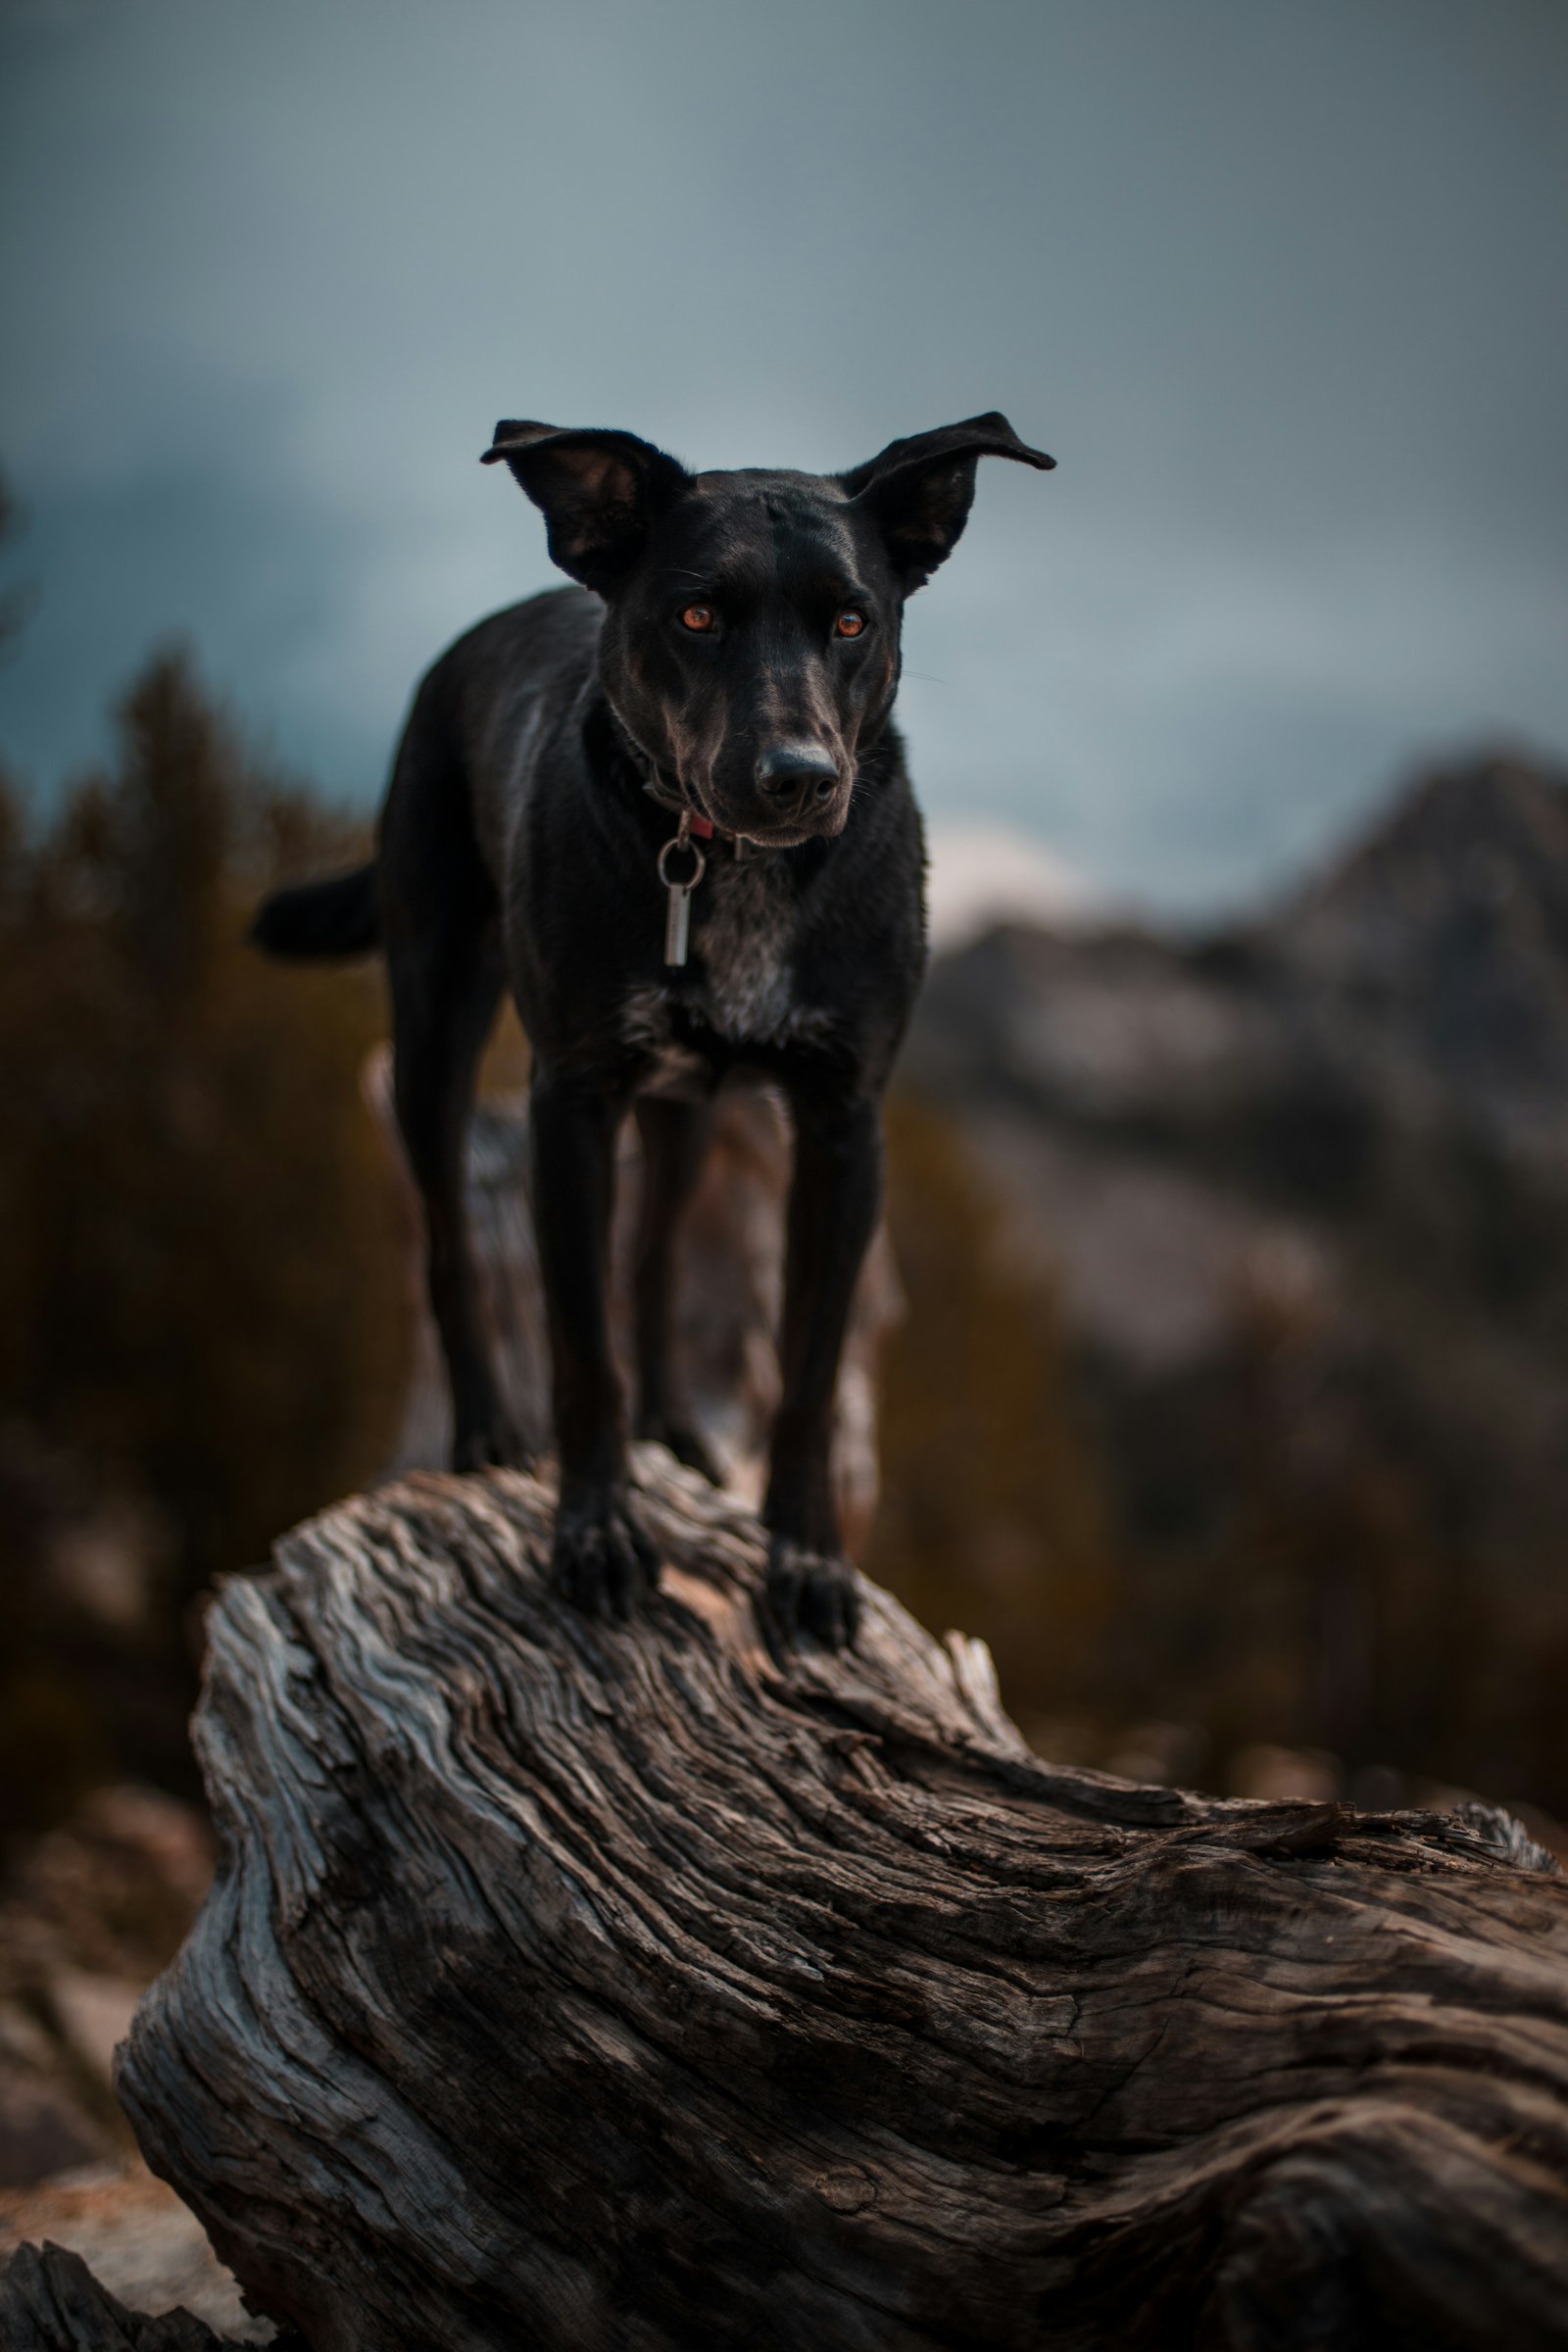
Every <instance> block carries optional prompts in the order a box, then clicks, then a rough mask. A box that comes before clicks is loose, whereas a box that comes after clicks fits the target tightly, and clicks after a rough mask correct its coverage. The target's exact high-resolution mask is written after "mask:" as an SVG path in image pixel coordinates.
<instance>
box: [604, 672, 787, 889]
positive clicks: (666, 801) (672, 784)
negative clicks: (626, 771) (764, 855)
mask: <svg viewBox="0 0 1568 2352" xmlns="http://www.w3.org/2000/svg"><path fill="white" fill-rule="evenodd" d="M605 708H606V710H607V711H609V712H610V723H611V727H612V729H613V733H614V737H615V742H616V744H617V745H618V747H619V749H620V751H621V752H622V754H623V755H624V757H625V760H626V763H627V765H628V766H629V767H630V768H631V770H632V772H633V774H634V775H635V776H636V777H637V779H638V781H639V782H640V784H641V785H642V788H643V790H644V792H646V793H647V795H648V797H649V799H650V800H651V801H657V802H658V804H659V806H660V808H661V809H668V810H669V812H670V814H671V815H672V816H684V817H686V818H688V819H689V820H690V825H691V830H692V831H693V833H695V834H696V835H697V838H698V839H699V841H712V840H713V839H715V838H716V839H717V840H719V841H727V842H730V843H734V842H735V841H736V840H738V839H739V836H738V835H736V834H733V833H726V832H725V831H724V830H723V829H722V827H721V826H718V825H715V824H714V822H713V820H712V818H711V816H707V815H705V814H704V812H703V810H702V809H700V808H699V806H698V804H697V803H696V801H695V800H693V798H692V796H691V794H690V793H688V792H687V791H686V790H685V788H684V787H683V785H682V784H681V781H680V778H679V777H678V776H672V775H669V774H668V773H667V772H666V771H665V770H664V769H663V768H662V767H661V766H660V764H659V762H658V760H655V759H654V757H653V755H652V754H651V753H649V752H645V751H644V750H643V747H642V745H641V744H640V743H639V742H638V741H637V738H636V736H635V735H634V734H633V733H632V731H631V729H630V727H628V726H627V724H626V722H625V720H624V719H623V718H622V717H621V715H620V712H619V711H617V710H616V709H615V706H614V704H613V702H612V701H611V700H610V697H609V696H608V695H607V696H606V697H605ZM750 846H751V847H752V849H753V851H754V853H755V850H756V847H757V845H756V844H755V843H753V844H752V845H750Z"/></svg>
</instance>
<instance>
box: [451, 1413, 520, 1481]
mask: <svg viewBox="0 0 1568 2352" xmlns="http://www.w3.org/2000/svg"><path fill="white" fill-rule="evenodd" d="M533 1458H534V1457H533V1447H532V1446H530V1445H529V1444H528V1441H527V1439H526V1438H525V1437H524V1436H523V1434H522V1432H521V1430H520V1429H518V1428H517V1427H516V1426H515V1424H514V1423H513V1422H511V1421H508V1420H507V1419H505V1418H504V1417H503V1416H501V1415H497V1417H496V1418H495V1419H494V1420H491V1421H477V1422H474V1423H472V1424H470V1425H468V1426H466V1427H465V1428H462V1429H460V1430H459V1431H458V1433H457V1435H456V1436H455V1437H454V1439H453V1441H452V1467H453V1469H454V1470H459V1471H467V1470H531V1469H532V1467H533Z"/></svg>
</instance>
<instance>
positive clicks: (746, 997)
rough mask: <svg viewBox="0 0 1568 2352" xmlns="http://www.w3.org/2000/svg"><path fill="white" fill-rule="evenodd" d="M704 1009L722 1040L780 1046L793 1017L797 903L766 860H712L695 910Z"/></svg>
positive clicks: (786, 880) (694, 938)
mask: <svg viewBox="0 0 1568 2352" xmlns="http://www.w3.org/2000/svg"><path fill="white" fill-rule="evenodd" d="M692 918H693V919H692V944H693V946H694V948H695V949H696V951H697V954H698V956H700V957H701V958H702V969H703V978H702V988H701V1001H702V1007H703V1010H704V1011H705V1012H706V1014H707V1017H708V1020H709V1022H710V1023H711V1026H712V1027H713V1028H714V1029H716V1030H717V1031H718V1034H719V1036H720V1037H727V1038H729V1039H731V1040H733V1041H735V1042H737V1043H738V1042H740V1041H741V1040H743V1039H745V1038H749V1037H752V1038H758V1039H761V1040H765V1041H766V1042H768V1043H770V1044H774V1043H779V1042H781V1041H782V1039H783V1037H784V1035H785V1033H786V1031H787V1028H788V1024H789V1019H790V1014H791V1012H792V1010H793V1009H794V1000H795V993H796V992H795V935H796V930H797V927H798V923H799V912H798V903H797V900H796V897H795V893H794V891H793V890H792V889H791V887H790V883H789V877H788V875H787V874H785V873H783V872H781V870H780V868H779V866H778V865H777V864H776V863H775V861H774V860H773V859H772V858H713V859H712V860H711V862H710V864H709V869H708V872H707V874H706V875H705V877H704V879H703V882H702V885H701V887H700V888H699V889H698V891H697V892H696V893H695V896H694V899H693V905H692Z"/></svg>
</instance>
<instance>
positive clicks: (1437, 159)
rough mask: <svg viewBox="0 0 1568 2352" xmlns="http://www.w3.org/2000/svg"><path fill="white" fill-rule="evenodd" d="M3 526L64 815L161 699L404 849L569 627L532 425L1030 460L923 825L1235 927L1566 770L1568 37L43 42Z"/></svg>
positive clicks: (822, 10) (30, 729) (328, 28)
mask: <svg viewBox="0 0 1568 2352" xmlns="http://www.w3.org/2000/svg"><path fill="white" fill-rule="evenodd" d="M0 272H3V276H0V330H3V333H4V340H5V346H6V354H7V357H6V365H5V369H4V379H3V384H0V465H3V466H4V467H5V469H6V471H7V473H8V475H9V477H10V479H11V482H12V484H13V486H14V488H15V490H16V492H17V493H18V495H19V496H20V497H21V499H22V500H23V502H24V504H25V507H26V509H27V510H28V512H29V514H30V530H29V533H28V536H27V538H26V539H25V541H24V542H23V543H22V544H21V545H20V546H19V548H18V549H17V551H16V552H15V555H14V557H13V558H12V560H11V563H10V564H9V566H8V569H9V572H10V573H11V574H12V575H14V576H23V575H25V576H28V577H30V578H32V579H34V580H35V581H36V582H37V583H38V586H39V589H40V591H41V601H40V603H39V606H38V610H37V613H36V615H35V617H34V619H33V621H32V623H31V626H30V628H29V630H28V631H27V633H26V636H25V640H24V642H23V645H22V648H21V651H20V653H19V654H18V656H17V658H16V659H15V661H14V662H13V663H12V664H11V666H10V668H9V669H8V670H7V671H6V672H5V674H4V676H3V677H0V747H3V749H4V751H5V753H6V754H7V756H8V757H9V758H10V760H12V761H13V763H15V764H17V765H19V766H20V767H21V768H22V769H23V771H24V772H25V774H27V775H28V776H30V777H31V778H32V779H34V780H35V782H36V783H37V784H38V785H39V786H40V787H42V788H44V789H48V788H49V787H50V786H51V785H52V784H53V783H54V782H55V781H57V780H58V778H59V776H60V775H61V774H62V773H63V772H67V771H69V770H70V769H71V768H72V767H73V766H74V765H77V764H79V763H80V762H81V761H83V760H85V759H87V758H89V757H90V756H91V755H92V754H93V753H94V751H95V750H96V749H97V748H98V747H99V746H100V744H101V742H102V740H103V736H102V730H103V713H104V711H105V708H106V706H107V703H108V701H109V699H110V698H111V696H112V694H113V692H114V690H115V689H116V688H117V687H118V685H120V684H121V683H122V682H123V680H124V679H125V677H126V676H127V674H128V673H129V672H130V671H131V670H132V669H133V668H134V666H135V665H136V663H137V662H139V661H140V660H141V659H142V658H143V657H144V655H145V654H146V653H147V651H148V650H149V648H150V647H151V646H152V644H153V643H154V642H156V641H158V640H160V639H164V638H167V637H169V636H171V635H183V636H185V637H187V638H188V639H190V640H191V641H193V642H194V644H195V645H196V647H197V649H198V650H199V653H200V655H201V658H202V660H203V662H204V664H205V667H206V669H207V671H208V673H209V675H210V676H211V678H212V679H213V680H214V681H215V682H216V683H217V684H219V685H220V686H221V687H222V688H223V689H224V690H225V691H226V692H227V693H229V694H230V695H231V697H232V698H233V700H234V702H235V704H236V705H237V706H238V708H239V709H240V710H241V711H243V712H244V713H245V714H246V715H247V717H249V718H250V719H251V720H253V721H254V722H255V723H256V724H257V725H258V726H259V727H260V728H262V729H264V730H265V731H266V732H267V733H268V735H269V736H270V739H271V741H272V742H273V743H274V744H275V745H276V746H277V748H278V749H279V750H280V751H281V752H282V753H283V754H284V755H285V756H286V757H287V758H288V759H289V760H291V761H293V762H295V763H297V764H298V765H299V766H301V767H302V768H304V769H307V770H308V771H310V772H311V773H313V774H314V775H316V776H317V777H318V778H319V780H320V781H321V782H322V783H324V784H326V785H327V786H329V787H330V788H331V789H332V790H333V791H334V792H337V793H341V794H344V795H350V796H353V797H354V798H355V799H357V800H360V801H364V802H369V801H370V800H372V799H373V798H374V797H375V796H376V795H377V794H378V793H379V790H380V786H381V781H382V776H383V773H384V768H385V764H386V760H387V756H388V752H389V749H390V745H391V742H392V739H393V737H394V735H395V731H396V728H397V725H398V722H399V719H400V716H401V713H402V711H403V709H404V706H405V704H406V701H407V698H408V694H409V691H410V688H411V686H412V684H413V681H414V679H415V677H416V676H417V672H418V671H419V669H420V668H421V667H422V666H423V665H424V664H425V663H426V662H428V661H429V660H430V659H431V658H432V657H433V656H434V655H435V654H436V653H437V652H438V651H439V650H440V648H441V647H442V645H443V644H444V643H446V642H447V641H448V640H449V639H450V638H451V637H452V636H454V635H455V634H457V633H458V632H459V631H460V630H461V629H462V628H464V627H465V626H466V625H467V624H468V623H469V622H470V621H471V620H473V619H475V618H477V617H478V616H479V615H480V614H481V613H484V612H486V611H488V610H490V609H492V608H494V607H495V606H497V605H498V604H502V603H505V602H507V601H509V600H511V599H512V598H514V597H515V596H519V595H523V594H527V593H529V592H530V591H532V590H533V589H535V588H539V587H543V586H546V585H548V584H549V583H550V581H551V580H552V578H553V577H554V576H555V575H553V574H552V573H551V571H550V567H549V564H548V562H547V559H546V556H545V552H544V543H543V534H542V531H541V528H540V525H539V521H538V518H537V516H536V515H534V513H533V511H532V509H531V508H530V507H529V506H528V505H527V503H526V502H525V501H524V500H523V499H522V498H521V497H520V495H519V494H518V493H517V491H516V490H515V487H514V486H513V485H512V484H511V482H510V481H509V480H508V479H507V477H506V476H505V475H504V474H503V473H500V471H499V469H488V470H485V469H481V468H480V466H478V465H477V463H476V460H477V457H478V453H479V451H480V449H481V448H482V447H483V446H484V444H485V442H486V441H487V439H488V437H489V432H490V427H491V425H492V423H493V421H494V419H495V418H496V417H499V416H502V415H512V416H535V417H550V418H553V419H554V420H556V421H558V422H561V423H565V424H617V425H625V426H628V427H630V428H631V429H633V430H635V431H638V432H642V433H645V434H647V435H649V436H650V437H651V438H653V439H656V440H658V441H661V442H662V443H663V444H664V445H665V446H667V447H669V448H671V449H673V450H674V451H675V452H676V453H677V454H679V455H680V456H681V457H683V458H685V459H686V460H687V461H688V462H689V463H693V464H696V465H699V466H704V465H706V466H728V465H754V464H780V465H791V466H819V467H834V466H843V465H848V464H852V463H854V462H856V461H857V460H859V459H861V458H864V457H866V456H868V455H870V454H871V453H872V452H873V451H874V450H876V449H877V448H879V447H880V446H881V444H882V443H883V442H885V441H887V440H890V439H891V438H893V437H894V436H895V435H897V434H904V433H908V432H913V431H917V430H920V429H922V428H923V427H926V426H929V425H935V424H940V423H943V422H946V421H948V420H950V419H952V418H955V417H963V416H966V415H968V414H970V413H972V412H973V411H975V410H977V409H985V408H992V407H996V408H1001V409H1004V410H1005V412H1006V413H1007V415H1008V416H1009V417H1010V418H1011V419H1012V422H1013V423H1014V425H1015V426H1016V427H1017V429H1018V430H1019V431H1020V432H1021V433H1022V434H1023V435H1024V436H1025V438H1026V439H1028V440H1031V441H1033V442H1035V443H1037V444H1038V445H1040V446H1042V447H1044V448H1046V449H1048V450H1051V451H1052V452H1054V455H1055V456H1056V458H1057V459H1058V461H1059V470H1058V471H1057V472H1056V473H1054V474H1052V475H1049V476H1044V475H1040V474H1034V473H1028V472H1025V471H1024V470H1023V469H1022V468H1018V467H1012V466H1003V465H1000V464H994V463H990V462H988V463H987V464H985V465H983V466H982V468H981V490H980V495H979V499H978V501H977V505H976V512H975V517H974V520H973V521H972V523H971V525H970V528H969V531H968V534H967V536H966V538H965V539H964V541H963V543H962V544H961V546H960V547H959V549H958V551H957V553H956V556H955V557H954V558H953V560H952V562H951V563H950V564H949V565H948V566H947V567H946V569H945V570H943V571H942V572H940V573H939V574H938V575H937V577H936V579H935V580H934V582H933V583H932V584H931V586H930V587H929V588H927V589H926V590H925V591H923V592H922V594H921V595H920V596H919V597H918V598H917V599H916V600H915V602H914V603H913V604H912V606H911V607H910V613H909V622H908V629H907V662H908V671H909V673H910V674H909V676H908V680H907V685H906V688H905V693H904V698H903V710H904V716H905V720H906V724H907V731H908V733H909V736H910V739H911V744H912V749H913V754H914V762H915V772H916V779H917V783H918V784H919V786H920V789H921V793H922V797H923V799H924V801H925V803H926V805H927V807H928V808H929V809H931V810H932V811H933V812H934V813H935V814H937V815H939V816H940V817H942V818H944V819H949V820H951V819H962V818H971V819H975V820H984V821H986V822H989V823H997V822H1000V823H1003V824H1011V825H1015V826H1018V827H1021V828H1023V829H1025V830H1027V831H1029V832H1030V833H1032V834H1034V835H1036V836H1037V837H1038V838H1039V839H1040V840H1041V841H1043V842H1044V843H1046V844H1047V845H1049V846H1050V847H1051V848H1052V849H1053V850H1054V851H1055V852H1057V853H1058V854H1059V855H1060V856H1061V857H1062V858H1065V859H1067V860H1068V861H1069V862H1070V863H1071V864H1072V865H1073V866H1075V867H1077V868H1078V869H1080V870H1081V871H1082V872H1083V873H1085V874H1086V875H1087V876H1088V877H1089V878H1090V879H1091V881H1092V882H1094V883H1095V884H1097V885H1098V886H1101V887H1103V888H1104V889H1107V890H1109V891H1111V892H1115V893H1128V894H1133V895H1137V896H1142V897H1145V898H1148V899H1151V900H1153V901H1156V902H1158V903H1161V904H1163V905H1166V906H1169V907H1183V908H1190V909H1191V908H1204V907H1212V906H1216V905H1219V904H1221V903H1231V902H1234V901H1236V900H1237V899H1238V898H1239V897H1242V896H1245V895H1246V894H1248V893H1250V892H1253V891H1256V890H1258V889H1260V888H1265V887H1269V886H1271V885H1274V884H1276V883H1277V882H1278V881H1280V880H1281V879H1282V878H1284V877H1285V876H1287V875H1288V874H1290V873H1291V872H1293V871H1295V870H1297V869H1298V868H1299V865H1300V864H1301V863H1302V861H1303V860H1310V859H1311V858H1314V857H1316V856H1319V855H1321V854H1322V853H1323V851H1324V850H1325V849H1326V848H1327V847H1328V846H1329V845H1330V844H1331V843H1332V842H1333V841H1334V840H1335V839H1336V838H1337V837H1338V836H1339V835H1340V834H1341V833H1343V831H1344V829H1345V828H1346V826H1347V825H1348V824H1350V823H1353V822H1355V821H1357V820H1358V819H1361V818H1363V817H1364V816H1365V815H1366V814H1367V812H1369V811H1370V809H1373V808H1374V807H1375V806H1376V804H1377V803H1378V801H1379V800H1380V799H1381V798H1382V797H1384V796H1386V795H1387V794H1388V792H1389V791H1390V790H1391V789H1392V787H1393V786H1394V784H1395V783H1396V782H1397V780H1398V779H1399V778H1400V776H1401V775H1403V774H1404V773H1406V772H1408V770H1409V768H1410V766H1411V765H1412V764H1413V763H1414V762H1417V761H1419V760H1422V759H1423V758H1426V757H1428V756H1430V755H1432V754H1433V753H1439V754H1441V753H1445V752H1451V751H1454V750H1457V749H1462V748H1464V747H1467V746H1469V745H1472V744H1475V743H1477V742H1479V741H1483V740H1489V739H1495V737H1497V736H1499V735H1505V736H1507V737H1509V738H1512V739H1522V740H1523V741H1525V742H1527V743H1535V744H1536V745H1538V746H1540V747H1542V748H1543V749H1544V750H1546V751H1549V752H1552V753H1555V754H1557V755H1559V756H1560V755H1562V754H1564V753H1565V752H1568V8H1565V7H1564V5H1563V0H1474V4H1473V5H1472V4H1468V0H1294V4H1289V0H1021V4H1018V5H1014V4H1012V0H964V4H963V5H961V6H960V5H955V4H953V0H838V4H837V5H828V4H827V0H789V5H787V6H785V5H778V6H773V7H765V8H764V7H759V6H755V5H752V4H751V0H570V4H569V5H559V4H556V0H549V4H546V5H528V4H526V0H522V4H514V5H500V4H498V0H443V5H441V6H439V7H435V6H430V5H428V4H422V5H414V4H403V5H400V4H397V0H375V4H374V5H370V4H363V5H362V4H351V0H267V4H266V5H265V6H261V5H254V4H253V5H250V6H245V5H241V0H0Z"/></svg>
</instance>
